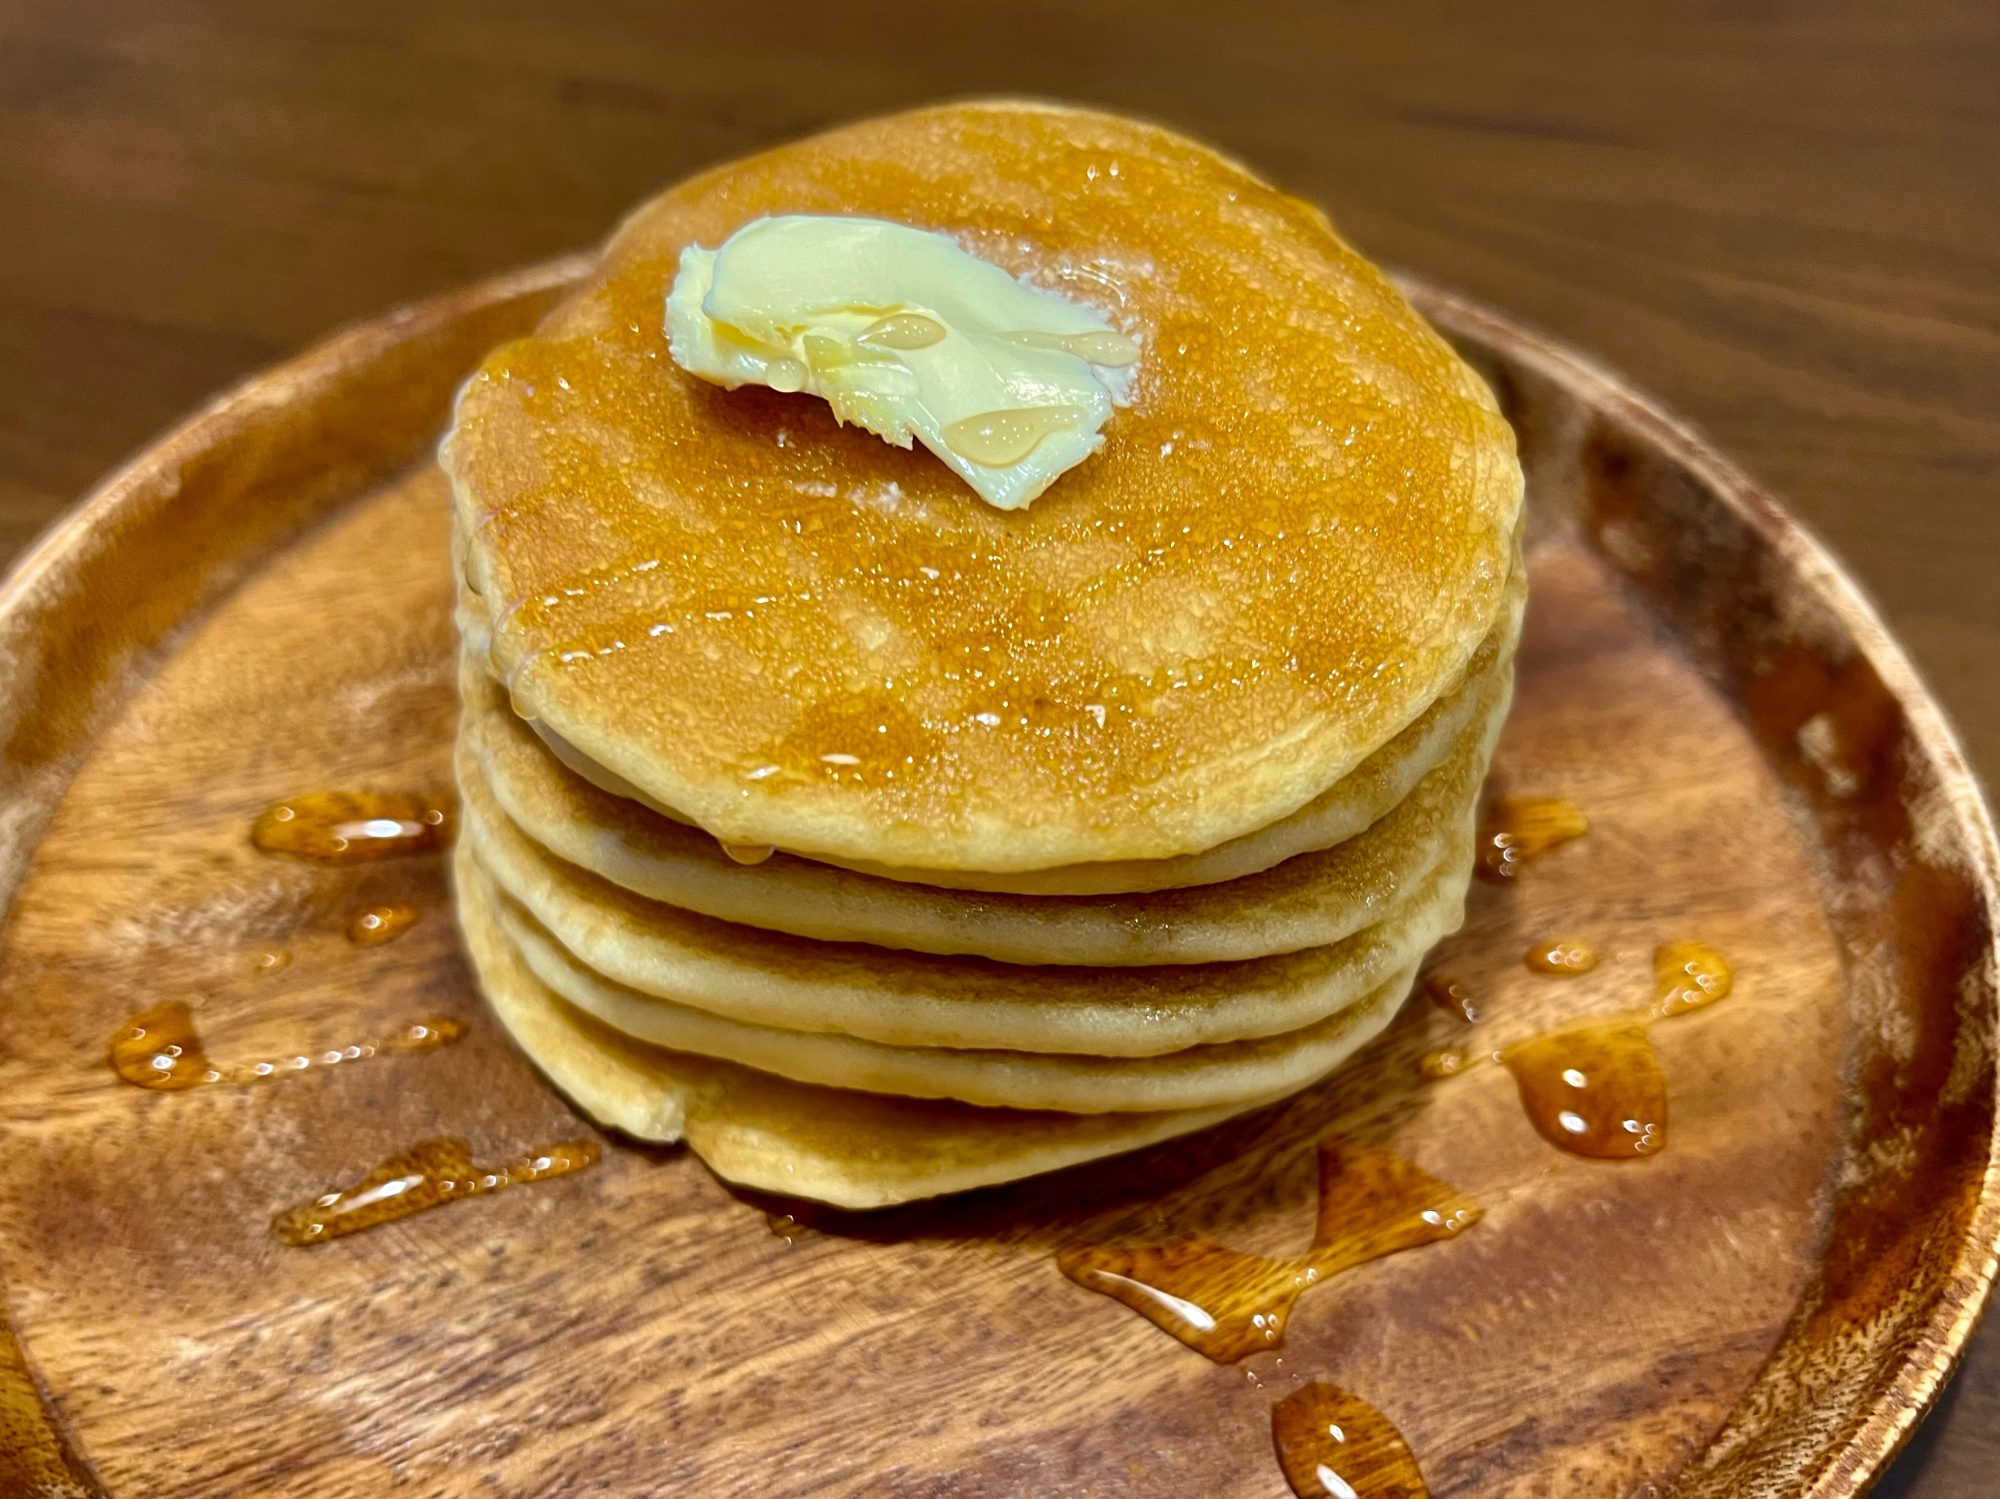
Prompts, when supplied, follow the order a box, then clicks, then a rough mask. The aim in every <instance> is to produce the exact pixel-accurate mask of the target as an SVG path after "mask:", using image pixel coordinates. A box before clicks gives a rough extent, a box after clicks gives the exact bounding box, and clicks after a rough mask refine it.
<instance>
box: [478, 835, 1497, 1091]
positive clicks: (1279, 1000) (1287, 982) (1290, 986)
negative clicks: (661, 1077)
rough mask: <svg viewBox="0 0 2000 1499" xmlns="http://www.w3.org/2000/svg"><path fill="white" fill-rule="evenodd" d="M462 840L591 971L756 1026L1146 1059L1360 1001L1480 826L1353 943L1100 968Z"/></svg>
mask: <svg viewBox="0 0 2000 1499" xmlns="http://www.w3.org/2000/svg"><path fill="white" fill-rule="evenodd" d="M460 838H461V843H462V844H463V846H464V847H465V848H466V849H467V851H468V852H469V853H470V854H471V856H472V857H473V858H474V859H475V860H476V861H477V863H478V864H479V867H480V868H481V869H482V870H483V871H484V872H485V873H486V874H487V875H488V876H489V877H490V878H491V879H492V880H493V881H494V883H495V885H496V886H497V887H498V888H499V889H500V890H502V891H503V892H505V894H506V895H507V896H508V897H509V898H511V899H513V900H515V901H517V902H519V903H520V905H521V906H522V907H523V908H525V909H526V910H527V911H528V912H529V913H530V914H531V915H533V917H534V918H535V920H536V921H537V922H538V923H540V925H541V926H542V927H543V928H545V929H546V930H547V931H548V932H549V933H550V934H551V935H552V936H553V937H554V938H555V939H556V940H557V941H558V942H560V943H561V944H562V946H563V947H564V948H566V949H567V950H568V951H569V952H571V953H572V954H574V955H575V956H576V957H577V959H578V960H579V961H580V962H582V963H583V964H584V965H585V966H587V967H589V968H591V969H593V970H595V971H596V972H598V973H599V974H602V975H604V976H605V977H607V978H609V979H611V980H613V981H614V982H616V983H619V984H622V985H624V986H626V987H627V988H631V989H636V990H638V991H639V992H641V993H644V994H649V995H654V996H657V997H659V998H661V999H665V1000H669V1001H672V1002H674V1003H676V1004H681V1005H686V1006H689V1007H691V1008H694V1009H699V1010H705V1011H707V1012H709V1013H711V1014H715V1015H720V1016H725V1017H727V1018H729V1019H732V1020H737V1021H741V1022H744V1023H746V1024H751V1025H761V1026H769V1027H774V1028H776V1029H781V1030H792V1031H818V1032H832V1033H838V1034H842V1035H849V1036H856V1037H860V1038H862V1039H865V1040H870V1041H876V1042H880V1043H882V1044H884V1045H888V1046H927V1047H970V1048H984V1049H991V1050H1002V1051H1034V1052H1053V1053H1073V1054H1079V1055H1084V1056H1116V1057H1144V1056H1158V1055H1161V1054H1163V1053H1167V1052H1174V1051H1180V1050H1182V1049H1184V1048H1187V1047H1191V1046H1202V1045H1213V1044H1217V1043H1222V1042H1229V1041H1240V1040H1245V1039H1248V1038H1252V1037H1258V1036H1268V1035H1275V1034H1279V1033H1281V1032H1285V1031H1295V1030H1298V1029H1300V1028H1301V1027H1304V1026H1308V1025H1311V1024H1314V1023H1315V1022H1317V1021H1319V1020H1321V1019H1323V1018H1324V1017H1326V1016H1328V1015H1331V1014H1333V1013H1335V1012H1337V1011H1339V1010H1341V1009H1343V1008H1345V1007H1346V1006H1348V1005H1350V1004H1353V1003H1354V1002H1355V1001H1357V1000H1358V999H1360V998H1361V997H1362V996H1363V995H1365V994H1367V993H1368V992H1370V991H1371V990H1373V989H1374V988H1376V987H1377V986H1379V985H1381V984H1383V983H1385V982H1387V980H1388V979H1389V977H1390V976H1391V975H1393V974H1394V973H1396V972H1397V971H1398V970H1400V969H1402V968H1404V967H1406V966H1408V965H1409V964H1411V963H1414V962H1416V961H1417V959H1418V958H1420V957H1421V956H1422V955H1423V954H1424V952H1426V951H1427V950H1428V949H1429V948H1430V947H1431V946H1432V945H1433V944H1434V943H1435V942H1437V941H1438V940H1439V939H1440V938H1441V937H1443V936H1445V935H1446V934H1448V933H1450V932H1452V931H1455V930H1457V928H1458V926H1459V924H1460V922H1461V921H1462V920H1463V919H1464V910H1465V889H1466V885H1467V883H1468V881H1469V879H1470V873H1471V863H1472V843H1471V835H1470V827H1469V826H1468V827H1467V829H1466V830H1465V832H1464V834H1463V836H1461V837H1460V838H1459V839H1458V840H1457V841H1456V842H1455V843H1454V845H1453V846H1452V847H1451V848H1450V849H1449V850H1448V851H1447V856H1446V858H1445V859H1444V861H1442V862H1441V864H1440V865H1439V867H1438V868H1436V869H1435V870H1433V871H1431V872H1430V873H1429V874H1428V875H1427V876H1426V877H1425V878H1424V879H1423V880H1422V881H1420V882H1419V883H1418V884H1417V886H1416V887H1415V888H1414V889H1413V890H1411V892H1410V893H1409V895H1408V897H1407V898H1406V899H1405V900H1404V901H1403V902H1402V903H1401V904H1399V905H1398V906H1396V907H1395V908H1394V909H1392V910H1390V911H1389V912H1387V913H1386V914H1385V915H1384V917H1383V919H1382V920H1381V921H1378V922H1376V923H1374V924H1372V925H1370V926H1368V927H1366V928H1364V929H1363V930H1362V931H1360V932H1357V933H1355V934H1353V935H1352V936H1350V937H1348V938H1346V939H1344V940H1343V941H1341V942H1338V943H1334V944H1331V945H1329V946H1326V947H1319V948H1311V949H1307V950H1304V951H1301V952H1296V953H1285V954H1281V955H1279V956H1276V957H1270V958H1259V959H1253V960H1249V961H1245V962H1236V963H1182V964H1168V965H1163V966H1157V967H1134V968H1103V969H1090V968H1080V967H1074V966H1068V965H1064V966H1054V967H1037V966H1031V965H1024V964H1012V963H995V962H992V961H990V960H987V959H983V958H965V957H940V956H933V955H929V954H919V953H898V952H891V951H887V950H884V949H882V948H878V947H870V946H866V945H863V944H860V943H845V942H817V941H813V940H811V939H809V938H801V937H791V936H787V935H784V934H781V933H772V932H760V931H757V930H756V929H754V928H750V927H741V926H736V925H733V924H731V923H728V922H720V921H714V920H711V919H710V918H707V917H703V916H694V915H691V914H690V913H687V912H683V911H679V910H677V909H676V908H674V907H672V906H665V905H661V904H659V903H658V902H655V901H648V900H644V899H642V898H641V897H639V896H635V895H633V894H631V893H630V892H629V891H626V890H623V889H621V888H619V887H618V886H615V885H612V884H609V883H608V882H606V881H604V880H600V879H598V878H596V877H595V876H594V875H590V874H586V873H584V872H583V871H581V870H577V869H575V868H574V867H573V866H569V865H565V864H563V863H562V862H561V861H560V860H557V859H553V858H551V857H550V856H549V855H547V854H546V853H543V852H541V851H540V850H539V849H538V848H537V847H536V845H535V844H534V843H533V842H531V841H530V840H528V839H526V838H524V837H522V836H521V835H520V834H519V833H518V832H517V831H515V830H512V829H511V828H509V827H508V826H507V825H506V824H505V823H504V822H502V823H500V824H499V825H497V826H495V825H491V824H489V823H488V822H487V821H486V820H485V819H484V818H483V817H482V816H480V815H479V814H477V813H475V814H474V815H472V816H470V817H468V819H467V821H466V823H465V826H464V829H463V831H462V832H461V835H460Z"/></svg>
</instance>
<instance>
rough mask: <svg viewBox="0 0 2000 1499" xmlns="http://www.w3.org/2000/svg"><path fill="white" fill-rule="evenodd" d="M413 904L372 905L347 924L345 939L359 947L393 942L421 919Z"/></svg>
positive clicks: (421, 916) (377, 945) (420, 912)
mask: <svg viewBox="0 0 2000 1499" xmlns="http://www.w3.org/2000/svg"><path fill="white" fill-rule="evenodd" d="M423 914H424V913H423V912H422V911H420V910H418V909H417V908H416V907H415V906H406V905H400V904H398V905H388V906H374V907H371V908H370V909H368V910H366V911H363V912H362V913H361V914H360V915H359V916H357V917H355V918H354V920H352V921H350V922H348V924H347V940H348V941H349V942H352V943H354V944H355V945H356V946H359V947H380V946H381V945H382V944H383V943H384V942H394V941H395V940H396V939H397V938H398V937H400V936H402V935H403V933H405V932H407V931H408V930H409V929H410V928H411V927H413V926H415V925H416V924H417V923H418V922H419V921H420V920H422V919H423Z"/></svg>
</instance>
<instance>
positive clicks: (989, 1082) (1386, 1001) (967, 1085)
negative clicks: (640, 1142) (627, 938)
mask: <svg viewBox="0 0 2000 1499" xmlns="http://www.w3.org/2000/svg"><path fill="white" fill-rule="evenodd" d="M457 878H458V889H459V903H460V905H461V906H470V905H483V906H484V907H485V908H486V910H487V911H488V912H489V913H490V914H491V915H493V916H494V917H497V919H498V921H499V925H500V929H501V931H502V932H503V933H504V934H505V935H506V937H507V939H508V940H509V941H510V942H511V943H512V944H513V946H514V948H515V950H516V952H518V953H519V954H520V956H521V957H522V959H523V960H524V961H525V962H526V964H527V966H528V968H529V970H530V971H531V972H532V973H533V974H534V975H535V977H536V978H538V979H540V980H541V981H542V982H543V983H544V984H546V985H547V986H548V987H549V988H550V989H551V990H553V991H554V992H555V993H556V994H557V995H559V996H560V997H561V998H562V999H564V1000H566V1001H568V1002H569V1003H570V1004H572V1005H574V1006H575V1007H576V1008H578V1009H580V1010H583V1011H585V1012H586V1013H588V1014H591V1015H594V1016H596V1017H597V1018H598V1019H599V1020H601V1021H603V1022H605V1023H606V1024H607V1025H610V1026H612V1027H613V1028H615V1029H617V1030H620V1031H623V1032H624V1033H625V1034H627V1035H629V1036H631V1037H633V1038H634V1039H635V1040H640V1041H646V1042H650V1043H652V1044H654V1045H659V1046H668V1047H671V1048H673V1049H675V1050H677V1051H689V1052H697V1053H700V1054H701V1055H703V1056H711V1057H719V1058H722V1059H724V1060H727V1061H733V1062H740V1063H742V1064H744V1065H745V1066H750V1067H756V1068H758V1069H759V1070H761V1071H765V1072H774V1073H777V1074H778V1075H779V1076H781V1077H788V1078H791V1079H792V1080H793V1081H795V1082H803V1083H817V1084H821V1085H823V1086H827V1087H836V1088H855V1089H861V1090H864V1091H867V1092H871V1093H893V1094H896V1095H898V1096H901V1097H909V1098H955V1099H957V1100H959V1101H960V1102H962V1103H972V1104H979V1105H982V1106H985V1107H992V1108H1015V1109H1056V1110H1060V1111H1062V1112H1064V1113H1074V1114H1105V1113H1120V1112H1126V1111H1140V1110H1145V1111H1155V1112H1157V1111H1163V1110H1173V1109H1189V1108H1208V1107H1211V1106H1215V1105H1221V1104H1233V1103H1239V1102H1241V1101H1242V1100H1244V1099H1257V1098H1268V1097H1270V1096H1271V1095H1272V1094H1273V1093H1279V1092H1289V1091H1292V1090H1294V1089H1298V1088H1303V1087H1305V1086H1307V1085H1308V1084H1310V1083H1312V1082H1314V1081H1316V1080H1317V1079H1319V1078H1321V1077H1324V1076H1325V1075H1326V1074H1327V1073H1328V1072H1331V1071H1332V1070H1333V1069H1334V1068H1335V1067H1338V1066H1339V1065H1340V1064H1341V1063H1342V1062H1344V1061H1346V1060H1347V1059H1348V1057H1350V1056H1352V1055H1353V1054H1354V1053H1355V1052H1356V1051H1358V1050H1360V1049H1361V1047H1362V1046H1364V1045H1365V1044H1366V1043H1367V1042H1369V1041H1371V1040H1372V1039H1374V1037H1375V1036H1376V1035H1377V1034H1378V1033H1380V1031H1381V1030H1382V1028H1383V1027H1384V1026H1385V1025H1387V1024H1388V1023H1389V1020H1390V1018H1391V1017H1392V1016H1394V1014H1395V1013H1396V1010H1397V1008H1398V1007H1399V1006H1400V1005H1401V1004H1402V1002H1403V998H1404V996H1405V995H1407V994H1408V993H1409V990H1410V984H1411V982H1412V981H1413V980H1414V978H1415V976H1416V969H1415V967H1414V966H1410V967H1406V968H1404V969H1402V970H1401V971H1399V972H1397V973H1395V974H1393V975H1392V976H1391V977H1390V978H1389V979H1388V980H1387V981H1386V982H1383V983H1381V984H1379V985H1377V986H1376V987H1375V988H1374V989H1373V990H1372V991H1370V992H1368V993H1366V994H1364V995H1363V996H1362V997H1361V998H1359V999H1358V1000H1356V1001H1355V1002H1354V1003H1352V1004H1350V1005H1346V1006H1344V1007H1343V1008H1341V1009H1340V1010H1338V1011H1336V1012H1335V1013H1333V1014H1331V1015H1328V1016H1326V1017H1324V1018H1322V1019H1320V1020H1318V1021H1316V1022H1315V1023H1313V1024H1311V1025H1307V1026H1304V1027H1302V1028H1300V1029H1298V1030H1294V1031H1286V1032H1283V1033H1281V1034H1279V1035H1273V1036H1262V1037H1258V1038H1256V1039H1254V1040H1245V1041H1234V1042H1225V1043H1223V1044H1221V1045H1215V1046H1194V1047H1188V1048H1186V1049H1184V1050H1181V1051H1175V1052H1169V1053H1166V1054H1165V1055H1161V1056H1150V1057H1093V1056H1060V1055H1050V1054H1049V1053H1046V1052H1022V1051H993V1050H979V1049H968V1048H953V1047H936V1046H932V1047H925V1046H884V1045H882V1044H881V1043H879V1042H875V1041H866V1040H862V1039H860V1038H858V1037H854V1036H843V1035H836V1034H831V1033H828V1032H825V1031H817V1032H811V1031H794V1030H783V1029H780V1028H777V1027H775V1026H767V1025H749V1024H745V1023H743V1022H741V1021H738V1020H731V1019H728V1018H726V1017H724V1016H721V1015H716V1014H712V1013H710V1012H708V1011H706V1010H702V1009H697V1008H695V1007H693V1006H690V1005H681V1004H675V1003H673V1002H672V1001H671V1000H663V999H660V998H658V997H656V996H654V995H650V994H643V993H641V992H639V991H638V990H636V989H630V988H627V987H625V986H624V985H622V984H619V983H616V982H614V981H612V980H610V979H608V978H606V977H604V976H603V975H602V974H599V973H596V972H594V971H593V970H591V969H590V968H589V967H587V966H585V965H584V964H583V963H582V962H581V961H579V960H578V959H577V958H576V957H575V955H573V954H572V953H571V952H570V951H569V950H568V949H567V948H565V947H564V946H563V945H562V944H561V943H560V942H558V941H557V940H556V938H555V937H553V936H552V935H551V934H550V933H549V931H548V929H547V928H546V927H544V926H542V925H541V923H539V922H538V921H536V920H535V918H534V916H533V915H531V914H530V913H529V912H528V911H527V910H526V909H525V908H524V907H522V906H521V905H520V904H519V903H518V902H516V901H514V900H513V899H512V898H511V897H509V896H507V895H506V894H505V893H503V892H501V891H500V890H499V889H498V888H497V887H496V886H495V885H494V883H493V881H492V879H491V878H490V877H489V876H488V875H487V874H486V873H485V871H484V870H483V869H481V868H480V867H479V863H478V859H477V857H476V856H468V855H467V853H466V852H465V851H463V850H461V853H460V855H459V859H458V865H457Z"/></svg>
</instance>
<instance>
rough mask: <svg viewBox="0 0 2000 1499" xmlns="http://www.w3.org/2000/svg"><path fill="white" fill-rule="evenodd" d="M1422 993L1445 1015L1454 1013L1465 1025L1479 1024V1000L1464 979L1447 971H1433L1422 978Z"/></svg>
mask: <svg viewBox="0 0 2000 1499" xmlns="http://www.w3.org/2000/svg"><path fill="white" fill-rule="evenodd" d="M1424 993H1425V994H1427V995H1429V996H1430V1001H1431V1003H1432V1004H1434V1005H1436V1006H1437V1007H1438V1008H1439V1009H1440V1010H1443V1011H1444V1012H1445V1014H1447V1015H1456V1016H1457V1017H1458V1018H1459V1019H1460V1020H1463V1021H1464V1022H1465V1023H1466V1024H1467V1025H1477V1024H1479V1002H1478V1001H1477V1000H1476V999H1474V998H1473V995H1472V990H1471V989H1470V988H1468V987H1467V985H1466V983H1465V980H1463V979H1459V978H1453V977H1452V976H1451V975H1450V974H1448V973H1434V974H1432V975H1431V976H1430V977H1429V978H1427V979H1425V980H1424Z"/></svg>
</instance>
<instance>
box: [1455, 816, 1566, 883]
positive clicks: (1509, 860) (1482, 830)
mask: <svg viewBox="0 0 2000 1499" xmlns="http://www.w3.org/2000/svg"><path fill="white" fill-rule="evenodd" d="M1589 831H1590V819H1589V818H1588V817H1585V816H1584V815H1583V810H1582V808H1580V807H1578V806H1577V804H1576V803H1575V802H1568V801H1563V800H1561V799H1560V798H1558V797H1548V796H1534V797H1503V798H1502V799H1500V800H1499V801H1496V802H1495V803H1494V804H1493V805H1492V807H1491V808H1490V809H1489V810H1488V811H1487V814H1486V820H1485V821H1484V822H1483V823H1481V824H1480V825H1479V857H1478V861H1477V863H1476V864H1475V865H1474V868H1475V870H1476V871H1477V872H1478V875H1479V877H1480V878H1481V879H1482V880H1485V881H1487V882H1488V883H1489V884H1495V885H1504V884H1506V883H1508V882H1509V881H1510V880H1514V879H1517V878H1519V876H1520V873H1521V869H1522V867H1523V866H1524V865H1527V864H1531V863H1533V862H1534V861H1535V860H1536V859H1539V858H1541V857H1543V856H1544V855H1545V854H1547V853H1548V852H1549V851H1550V850H1552V849H1554V848H1556V847H1558V846H1559V845H1561V844H1564V843H1568V842H1570V841H1571V840H1572V839H1575V838H1581V837H1582V836H1583V835H1584V834H1585V833H1587V832H1589Z"/></svg>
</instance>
